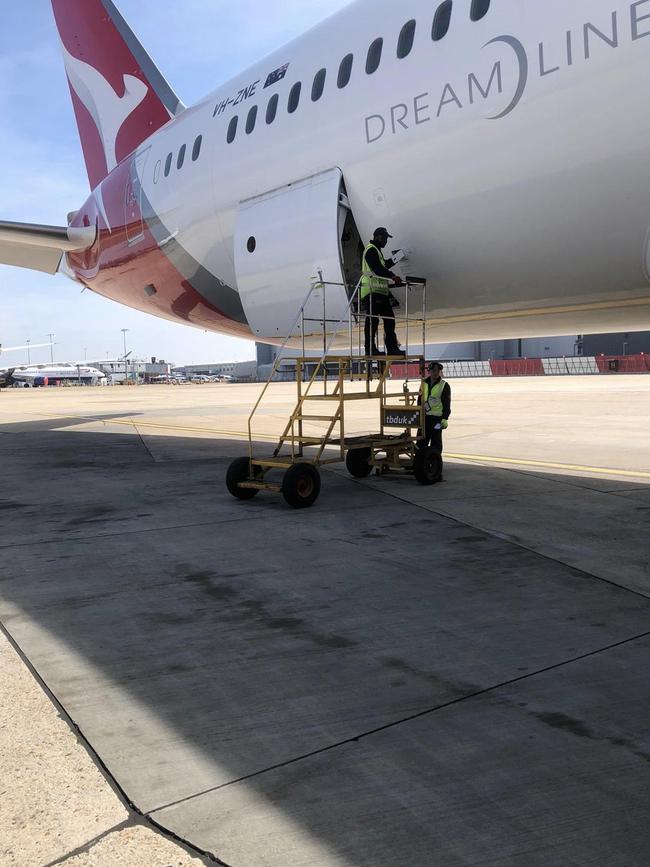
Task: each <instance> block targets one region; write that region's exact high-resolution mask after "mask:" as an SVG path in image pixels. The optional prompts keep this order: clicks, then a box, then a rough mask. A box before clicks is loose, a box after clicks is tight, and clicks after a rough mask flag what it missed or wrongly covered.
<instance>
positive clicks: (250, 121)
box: [246, 105, 257, 135]
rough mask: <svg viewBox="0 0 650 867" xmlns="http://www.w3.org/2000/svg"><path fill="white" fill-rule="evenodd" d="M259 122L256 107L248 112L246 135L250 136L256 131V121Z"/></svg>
mask: <svg viewBox="0 0 650 867" xmlns="http://www.w3.org/2000/svg"><path fill="white" fill-rule="evenodd" d="M256 120H257V106H256V105H254V106H253V107H252V108H251V110H250V111H249V112H248V117H247V118H246V135H250V134H251V133H252V132H253V130H254V129H255V121H256Z"/></svg>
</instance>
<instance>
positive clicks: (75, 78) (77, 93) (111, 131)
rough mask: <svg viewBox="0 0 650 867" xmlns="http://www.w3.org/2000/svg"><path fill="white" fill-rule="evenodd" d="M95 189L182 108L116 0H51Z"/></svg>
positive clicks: (80, 134)
mask: <svg viewBox="0 0 650 867" xmlns="http://www.w3.org/2000/svg"><path fill="white" fill-rule="evenodd" d="M52 8H53V9H54V17H55V19H56V24H57V27H58V30H59V35H60V37H61V42H62V45H63V57H64V61H65V67H66V72H67V74H68V82H69V84H70V92H71V94H72V102H73V105H74V110H75V115H76V118H77V126H78V128H79V136H80V138H81V146H82V148H83V152H84V157H85V160H86V168H87V170H88V179H89V180H90V185H91V187H92V188H94V187H96V186H97V184H98V183H99V182H100V181H102V180H103V179H104V178H105V177H106V175H107V174H108V173H109V172H110V171H111V169H113V168H114V167H115V166H116V165H117V163H119V162H120V160H122V159H123V158H124V157H126V156H128V155H129V154H130V153H131V152H132V151H134V150H135V149H136V148H137V147H138V145H140V144H142V142H143V141H144V140H145V139H146V138H148V137H149V136H150V135H151V134H152V133H154V132H155V131H156V130H157V129H160V127H161V126H163V125H164V124H166V123H167V121H168V120H169V119H170V118H171V117H173V116H174V115H176V114H178V113H179V112H180V111H182V110H183V108H184V106H183V105H182V103H181V102H180V101H179V99H178V97H177V96H176V95H175V94H174V92H173V91H172V89H171V88H170V86H169V85H168V84H167V82H166V81H165V79H164V78H163V76H162V75H161V73H160V72H159V71H158V69H157V67H156V66H155V64H154V63H153V61H152V60H151V58H150V57H149V55H148V54H147V53H146V52H145V50H144V48H143V47H142V45H141V44H140V42H139V41H138V40H137V38H136V36H135V35H134V33H133V31H132V30H131V29H130V28H129V26H128V25H127V23H126V22H125V21H124V19H123V18H122V16H121V15H120V13H119V12H118V10H117V9H116V7H115V4H114V3H113V2H112V0H52Z"/></svg>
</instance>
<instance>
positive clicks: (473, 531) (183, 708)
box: [0, 426, 650, 867]
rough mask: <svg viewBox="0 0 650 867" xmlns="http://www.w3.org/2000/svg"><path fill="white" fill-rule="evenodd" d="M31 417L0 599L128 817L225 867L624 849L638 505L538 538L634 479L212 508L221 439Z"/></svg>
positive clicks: (361, 492)
mask: <svg viewBox="0 0 650 867" xmlns="http://www.w3.org/2000/svg"><path fill="white" fill-rule="evenodd" d="M45 428H46V426H43V427H40V428H38V429H37V430H34V431H32V432H30V431H27V432H26V433H25V432H23V434H21V437H20V438H17V437H11V436H7V437H5V436H3V437H0V452H1V453H2V463H3V467H4V468H5V469H4V474H5V478H4V494H3V497H4V499H3V500H2V501H1V503H2V507H3V519H4V518H6V520H3V524H2V527H1V528H0V550H1V551H2V570H1V572H0V594H1V596H2V602H1V603H0V617H1V619H2V621H3V623H4V624H5V625H6V627H7V629H8V630H9V632H10V633H11V634H12V636H13V637H14V638H15V640H16V641H17V642H18V644H19V645H20V647H21V648H22V650H23V651H24V652H25V653H26V655H27V656H28V657H29V659H30V660H31V662H32V663H33V664H34V666H35V667H36V669H37V670H38V671H39V673H40V674H41V676H42V677H43V678H44V679H45V681H46V682H47V683H48V684H49V686H50V687H51V688H52V689H53V691H54V693H55V694H56V696H57V697H58V699H59V700H60V701H61V702H62V704H63V705H64V707H65V708H66V709H67V711H68V712H69V713H70V715H71V716H72V718H73V719H74V721H75V723H76V724H78V725H79V726H80V728H81V730H82V731H83V733H84V734H85V735H86V736H87V737H88V739H89V740H90V742H91V743H92V745H93V747H94V748H95V749H96V750H97V752H98V754H99V755H100V756H101V758H102V759H103V761H104V762H105V763H106V765H107V766H108V768H109V769H110V772H111V773H112V774H113V775H114V777H115V779H116V781H117V782H118V783H119V785H120V786H122V787H123V788H124V790H125V791H126V792H127V793H128V795H129V797H130V798H131V799H132V800H133V801H134V802H135V804H136V806H137V807H138V808H139V809H141V810H142V811H144V812H146V813H150V814H151V815H152V816H153V818H155V820H156V821H157V822H160V823H161V824H163V825H164V826H165V827H168V828H170V829H171V830H173V831H174V832H175V833H177V834H179V835H180V836H181V837H182V838H184V839H187V840H190V841H191V842H192V843H194V844H196V845H197V846H198V847H200V848H201V849H204V850H207V851H209V852H212V853H214V854H215V855H216V856H217V857H218V858H220V859H221V860H223V861H224V862H225V863H228V864H237V865H282V867H286V865H294V864H295V865H303V864H307V863H315V864H328V865H329V864H341V865H359V864H364V865H365V864H368V865H371V864H372V865H376V864H378V863H390V864H404V865H416V864H417V865H420V864H422V865H428V864H441V865H453V864H474V863H480V862H485V861H489V862H490V863H494V864H522V865H524V864H525V865H531V864H540V865H542V864H544V865H547V864H554V863H557V864H563V865H564V864H585V865H586V864H594V863H596V864H607V865H619V864H620V865H621V867H622V865H631V864H639V865H641V864H644V865H645V864H647V860H648V852H649V851H650V830H648V827H647V823H646V822H645V820H644V816H645V815H647V811H648V808H649V807H650V794H648V792H649V787H648V760H649V759H650V737H649V736H648V728H647V717H648V701H647V690H646V689H645V687H644V684H645V681H646V672H647V666H648V650H649V646H648V645H649V642H648V640H647V637H646V636H647V635H648V632H649V631H650V600H649V599H648V598H647V594H648V585H647V581H645V582H644V572H643V570H644V568H645V567H644V562H643V557H642V552H639V553H638V563H636V565H633V567H632V568H631V570H629V571H628V569H627V567H625V568H623V567H622V568H620V569H619V574H618V578H619V579H620V580H618V581H616V580H615V579H616V577H617V576H616V575H615V574H614V565H613V564H615V563H616V561H617V560H618V562H619V563H624V562H625V563H627V556H628V553H629V545H630V540H631V539H632V538H634V537H635V534H636V533H637V532H638V533H641V530H642V529H643V528H644V527H645V528H647V523H645V522H646V520H647V519H646V515H647V512H643V511H639V512H638V521H637V523H636V524H635V526H634V528H633V529H632V530H630V532H629V534H627V535H626V536H625V537H624V538H623V539H622V540H621V541H619V540H618V539H617V538H616V537H615V536H614V537H611V538H610V539H609V540H608V544H609V548H607V551H608V552H609V554H608V556H605V548H606V547H607V546H606V545H605V543H604V542H603V544H602V547H601V548H598V547H596V549H595V550H594V549H593V546H592V545H591V544H586V543H581V544H575V545H574V546H573V547H572V548H571V551H570V552H569V554H570V556H569V554H567V552H566V551H564V550H563V547H562V546H563V545H564V542H563V541H562V539H565V538H568V537H569V536H570V533H571V530H570V526H569V525H570V521H571V520H572V517H573V520H574V524H573V536H574V538H575V539H578V538H580V537H581V534H582V532H583V531H584V521H583V520H582V515H583V513H582V512H581V506H582V505H583V504H584V502H586V501H585V500H583V499H582V497H583V496H584V497H587V498H593V497H594V496H601V495H602V496H603V497H604V496H612V497H617V500H616V506H617V507H619V508H620V505H619V504H620V502H621V499H622V498H623V496H624V497H625V498H632V499H634V494H635V489H634V487H633V486H631V485H626V486H625V488H624V489H623V488H619V489H617V490H618V491H619V492H618V493H614V494H608V495H605V494H602V493H601V492H594V491H591V490H586V491H585V489H584V487H580V486H578V485H573V484H571V483H570V482H567V481H566V480H558V482H557V485H556V486H555V487H554V485H555V482H554V481H553V480H550V481H549V479H545V480H541V481H540V482H539V487H538V482H537V481H536V480H534V479H531V478H530V477H528V476H519V477H517V474H514V473H511V472H508V471H501V470H494V469H490V470H486V469H484V468H481V467H464V468H463V469H462V471H460V470H458V471H457V470H456V469H455V468H454V467H453V466H451V465H450V466H449V467H448V470H447V477H448V479H449V481H448V482H447V484H446V486H444V485H443V486H441V487H440V488H436V489H429V490H428V491H427V492H426V493H425V492H424V489H420V488H417V487H415V486H414V483H410V482H408V483H407V482H405V481H404V482H403V481H401V480H399V481H397V485H399V493H398V492H397V488H396V486H393V488H391V489H390V490H389V489H388V488H387V487H386V486H387V485H389V484H392V481H393V480H391V481H389V480H374V479H371V480H369V481H367V482H364V483H362V484H359V483H357V482H354V481H352V480H351V479H349V478H347V477H344V476H342V475H338V474H337V473H331V472H329V473H326V474H325V477H324V484H323V493H322V495H321V499H320V500H319V502H318V504H317V506H316V507H315V509H314V510H312V511H308V512H303V513H301V512H291V511H288V510H287V509H286V507H285V505H284V503H283V502H282V500H281V499H280V498H275V497H263V496H260V497H258V498H257V499H256V500H254V501H253V502H251V503H240V502H237V501H234V500H232V499H231V498H230V497H229V496H228V494H227V493H226V492H225V489H224V486H223V475H224V473H225V469H226V466H227V463H228V461H227V460H225V459H223V458H220V457H218V446H216V447H215V446H212V448H215V452H213V453H212V454H213V456H212V457H211V458H210V459H209V460H205V459H204V460H197V461H191V462H188V461H183V462H177V463H156V462H154V461H153V460H152V458H151V455H150V453H149V452H148V451H147V450H146V449H145V448H144V446H143V443H142V441H141V440H140V438H139V437H132V436H125V435H124V434H123V433H121V434H119V435H118V434H112V433H110V432H106V433H105V434H104V435H103V436H102V438H101V448H98V437H97V435H96V434H94V433H90V432H88V433H83V432H79V433H76V434H75V438H74V446H73V447H72V446H71V441H70V438H69V436H66V435H65V434H61V433H57V432H56V431H51V430H47V429H45ZM25 437H27V438H28V441H26V439H25ZM18 440H20V441H18ZM175 446H176V448H177V449H178V455H179V456H180V455H182V453H183V440H182V439H177V440H176V441H175ZM237 448H239V446H237ZM225 450H226V451H227V453H229V452H232V450H233V444H232V443H231V444H229V445H228V446H226V447H225ZM239 450H240V451H241V448H239ZM506 479H507V487H508V495H507V497H505V498H501V499H500V500H499V501H498V502H497V503H493V499H492V493H491V491H493V490H494V486H495V485H496V487H497V489H498V487H499V483H500V480H501V481H503V483H504V484H505V480H506ZM479 490H484V491H486V494H485V498H484V499H482V500H481V501H480V502H479V500H478V499H477V496H476V492H477V491H479ZM434 491H438V492H439V496H440V498H441V499H440V501H438V502H433V501H432V497H433V495H434ZM583 491H584V494H583V493H582V492H583ZM449 492H454V494H455V495H456V496H452V494H451V493H449ZM397 493H398V498H399V500H400V501H398V499H396V495H397ZM540 497H543V498H545V501H544V506H543V507H540V508H538V509H536V510H535V511H534V512H532V513H531V506H532V505H533V504H535V503H536V502H538V501H539V498H540ZM590 502H591V500H590ZM598 502H599V503H604V502H605V501H604V500H598ZM639 502H641V500H639ZM602 508H603V509H605V514H604V520H606V519H607V517H608V516H609V514H610V513H608V512H607V507H606V506H604V505H603V506H602ZM644 508H645V507H644ZM611 509H612V510H613V509H614V505H612V506H611ZM558 510H559V511H558ZM443 511H446V512H447V513H448V514H447V515H445V514H442V512H443ZM527 513H528V514H529V515H530V514H532V520H531V519H529V520H528V521H526V518H525V515H526V514H527ZM550 515H553V516H555V517H554V518H553V519H552V520H551V519H550V518H549V516H550ZM558 515H561V516H562V521H559V520H557V516H558ZM499 516H500V519H499ZM454 518H459V519H460V520H461V521H462V522H464V523H459V522H458V521H457V520H454ZM498 519H499V520H498ZM544 521H546V524H544ZM533 524H537V525H538V533H537V534H536V535H535V534H533V533H532V530H531V527H532V525H533ZM558 524H559V525H560V527H559V528H558ZM468 525H473V526H468ZM551 526H553V528H554V529H553V532H550V531H549V527H551ZM477 527H478V528H477ZM513 527H517V528H518V530H517V532H513V531H512V528H513ZM544 527H546V532H544ZM508 528H510V529H508ZM522 528H523V529H522ZM524 530H525V532H526V533H527V535H525V534H524ZM560 530H561V531H562V533H564V534H565V535H564V536H563V535H562V533H560ZM558 534H560V535H558ZM504 537H505V538H504ZM581 545H582V548H581ZM617 546H618V547H617ZM634 551H637V549H636V548H635V549H634ZM635 556H636V554H635ZM563 561H565V562H563ZM567 562H569V563H570V565H567ZM635 562H636V561H635ZM646 562H647V561H646ZM645 574H646V577H647V571H646V573H645ZM625 585H627V586H625ZM629 588H631V589H629Z"/></svg>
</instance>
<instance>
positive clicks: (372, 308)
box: [361, 292, 399, 355]
mask: <svg viewBox="0 0 650 867" xmlns="http://www.w3.org/2000/svg"><path fill="white" fill-rule="evenodd" d="M361 312H362V313H365V314H369V313H371V312H372V316H368V315H366V316H365V317H364V319H365V324H364V336H365V349H366V355H373V354H374V352H373V350H375V349H377V331H378V330H379V319H380V317H381V318H382V319H383V320H384V342H385V344H386V352H387V353H388V354H389V355H392V354H394V353H395V352H397V350H398V349H399V343H398V342H397V337H396V335H395V314H394V313H393V308H392V307H391V305H390V298H389V296H388V295H382V294H381V293H377V292H375V293H373V294H371V295H368V296H367V297H366V298H364V299H363V301H362V302H361Z"/></svg>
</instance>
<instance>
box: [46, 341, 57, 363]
mask: <svg viewBox="0 0 650 867" xmlns="http://www.w3.org/2000/svg"><path fill="white" fill-rule="evenodd" d="M47 336H48V337H49V338H50V361H51V362H52V364H54V338H55V337H56V334H48V335H47Z"/></svg>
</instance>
